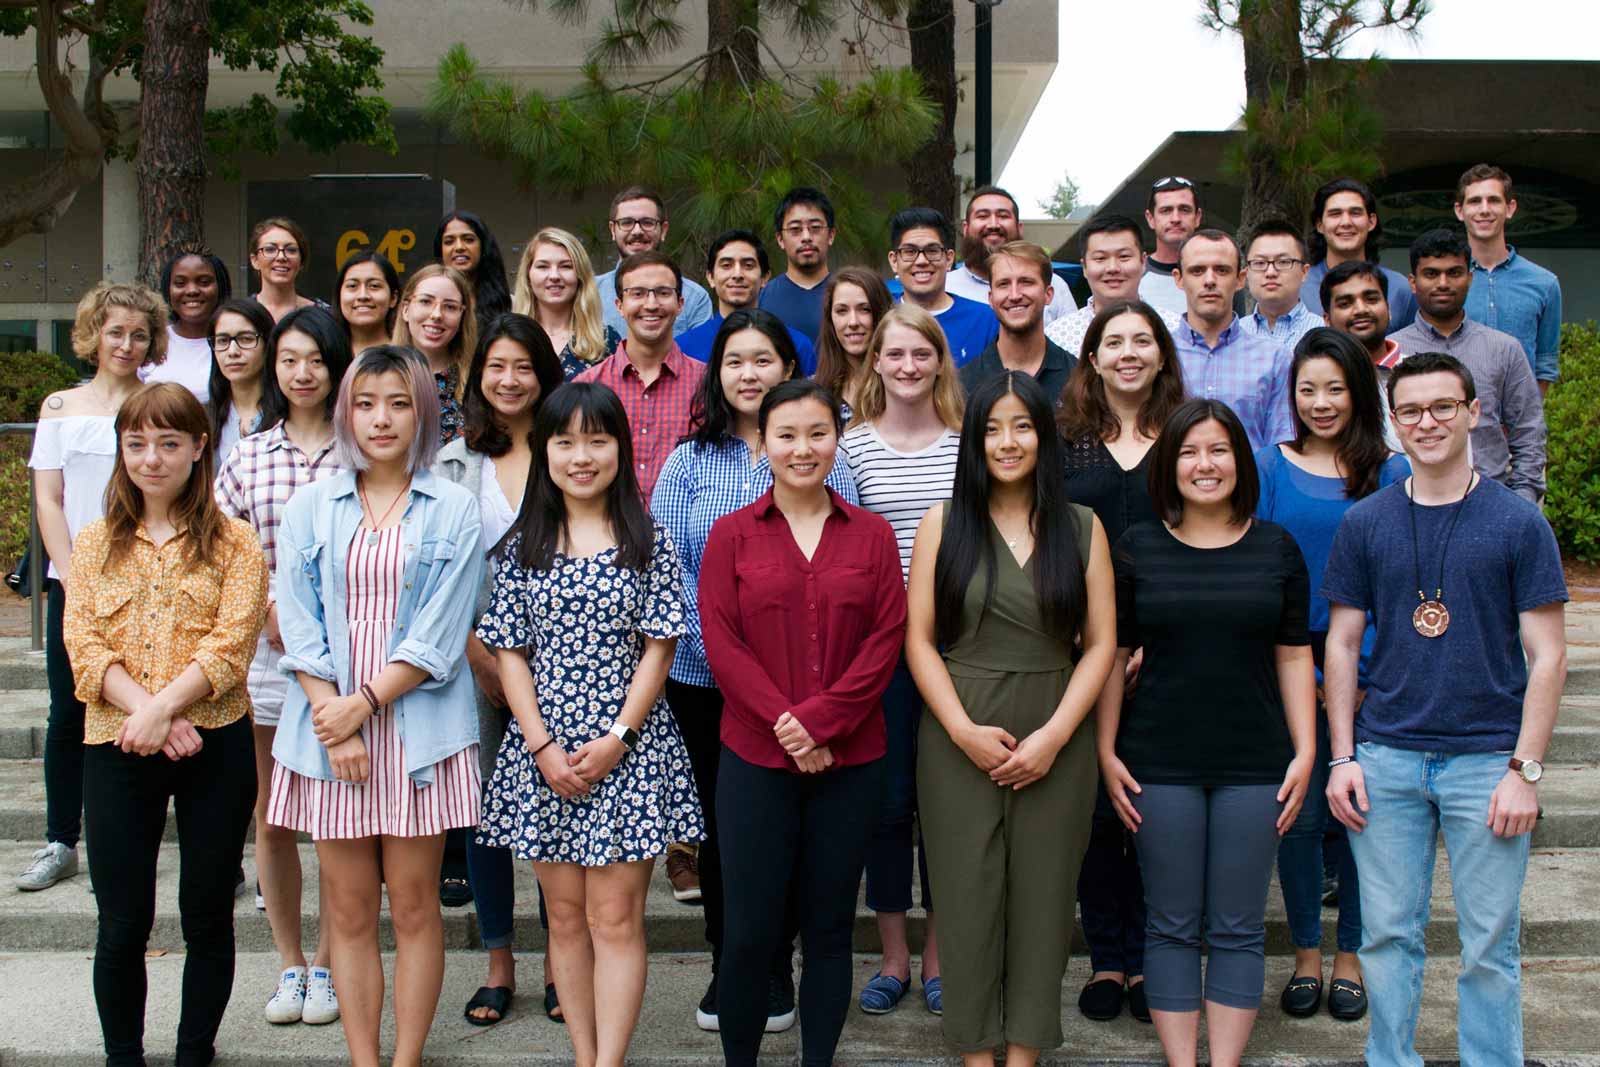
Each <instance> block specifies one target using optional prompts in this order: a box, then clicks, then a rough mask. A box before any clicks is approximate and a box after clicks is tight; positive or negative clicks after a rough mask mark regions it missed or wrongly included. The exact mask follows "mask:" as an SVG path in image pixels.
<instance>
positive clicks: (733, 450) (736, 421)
mask: <svg viewBox="0 0 1600 1067" xmlns="http://www.w3.org/2000/svg"><path fill="white" fill-rule="evenodd" d="M799 373H800V368H799V358H798V356H797V355H796V353H795V349H794V343H793V342H792V341H791V340H790V339H789V332H788V330H787V329H786V328H785V327H784V325H783V323H782V321H780V320H779V319H778V317H777V316H775V315H773V314H772V313H771V312H769V311H763V310H761V309H759V308H743V309H740V310H738V311H735V312H733V313H732V314H731V315H729V316H728V317H727V318H726V319H724V320H723V322H722V327H721V329H719V330H718V331H717V337H716V340H715V341H714V342H713V343H712V346H711V360H710V363H709V365H708V367H707V368H706V374H705V378H704V381H703V384H702V386H701V390H700V393H699V394H698V395H697V396H696V397H695V401H694V407H693V412H692V415H691V421H690V426H691V430H690V435H689V437H687V438H685V439H684V441H683V443H681V444H680V445H678V447H677V448H675V449H673V451H672V454H671V455H670V456H668V457H667V462H666V465H665V466H663V467H662V468H661V475H660V477H659V478H658V479H657V480H656V485H655V491H654V492H653V493H652V495H651V499H650V510H651V511H652V512H653V513H654V515H655V518H656V521H657V522H659V523H661V525H663V526H665V527H666V528H667V530H668V532H670V533H671V534H672V541H673V544H675V545H676V546H677V548H678V559H679V563H680V565H681V566H682V569H683V592H684V598H683V599H684V609H685V614H686V616H687V620H686V621H687V624H688V629H687V632H686V633H685V634H684V635H683V637H681V638H680V639H679V640H678V650H677V654H676V655H675V656H674V657H673V661H672V671H671V673H670V674H669V675H668V678H667V703H668V704H669V705H670V706H671V708H672V713H673V715H674V716H675V717H676V718H677V720H678V729H679V731H680V732H681V733H682V734H683V739H684V742H685V743H686V744H687V745H688V747H689V760H690V763H691V764H692V765H693V767H694V777H695V787H696V789H697V790H698V791H699V793H700V808H701V810H702V811H703V812H705V816H706V840H705V843H704V844H702V845H701V846H700V863H699V867H700V893H701V900H702V902H703V903H704V906H705V913H706V940H707V941H708V942H709V943H710V945H711V960H712V964H711V965H712V979H711V987H710V988H709V989H707V990H706V994H705V997H704V998H703V999H702V1000H701V1002H700V1007H699V1010H698V1012H697V1013H696V1021H697V1022H698V1023H699V1024H700V1025H701V1026H702V1027H703V1028H707V1029H711V1028H715V1026H716V1014H717V1004H716V999H717V998H716V984H717V983H716V968H717V965H718V963H719V962H720V961H721V952H722V899H723V898H722V877H721V873H720V872H721V857H720V856H719V854H718V850H717V833H716V810H717V805H716V794H717V761H718V759H719V758H720V757H721V751H722V741H721V736H720V724H721V720H722V694H721V693H720V692H718V691H717V688H716V682H715V681H714V680H713V679H712V677H711V668H710V667H708V666H707V665H706V653H705V645H704V644H703V643H702V641H701V638H700V610H699V593H698V586H699V581H700V556H701V553H703V552H704V551H705V547H706V538H707V537H709V536H710V535H711V527H712V524H714V523H715V522H716V521H717V520H718V519H720V518H722V517H723V516H724V515H727V514H729V513H730V512H734V511H737V510H739V509H740V508H742V507H744V506H746V505H747V504H753V503H755V501H756V499H757V498H758V497H760V496H761V495H762V494H763V493H765V492H766V491H767V490H768V489H770V488H772V470H771V468H770V467H768V466H767V457H766V456H765V455H764V454H763V453H762V451H761V435H760V434H759V433H758V432H757V429H756V415H757V412H758V411H759V410H760V408H761V399H762V397H764V396H766V395H767V392H768V391H769V390H770V389H771V388H772V387H773V386H775V385H777V384H778V383H779V382H781V381H784V380H785V379H788V378H792V377H794V376H795V375H797V374H799ZM828 485H829V486H831V487H832V488H833V489H835V490H836V491H837V492H838V493H839V495H840V496H842V497H844V498H845V500H847V501H849V502H850V503H852V504H854V503H857V502H858V501H857V498H856V488H855V482H854V481H853V480H852V478H851V476H850V470H849V465H848V464H845V463H836V464H834V468H833V472H832V473H831V474H829V475H828ZM792 952H793V948H792V945H790V944H785V945H784V946H783V950H782V953H781V955H782V959H775V962H774V980H775V981H779V980H781V981H783V982H785V983H787V982H788V980H789V974H788V971H789V958H790V956H791V955H792ZM791 988H792V987H791Z"/></svg>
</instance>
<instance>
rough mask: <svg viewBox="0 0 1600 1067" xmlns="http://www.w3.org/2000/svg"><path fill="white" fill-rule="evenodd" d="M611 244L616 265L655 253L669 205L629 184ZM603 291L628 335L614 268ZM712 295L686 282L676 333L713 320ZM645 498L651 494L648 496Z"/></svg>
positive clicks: (605, 307) (607, 308) (608, 310)
mask: <svg viewBox="0 0 1600 1067" xmlns="http://www.w3.org/2000/svg"><path fill="white" fill-rule="evenodd" d="M609 225H610V227H611V241H612V243H613V244H614V245H616V247H617V262H618V263H619V264H620V263H621V261H622V260H624V259H626V258H627V257H629V256H631V255H633V254H635V253H637V252H654V251H655V250H656V249H658V248H660V247H661V245H662V242H664V241H665V240H666V239H667V205H666V201H664V200H662V199H661V197H660V195H658V194H657V193H656V192H654V191H653V190H651V189H646V188H645V187H644V186H642V185H630V186H628V188H626V189H624V190H622V192H620V193H618V194H617V195H616V196H614V197H612V198H611V216H610V222H609ZM594 281H595V285H597V286H598V287H599V289H600V315H601V317H602V318H603V319H605V323H606V325H607V326H609V327H611V328H612V329H613V330H616V331H617V332H618V333H621V334H625V333H626V332H627V323H625V322H624V321H623V317H622V312H621V311H619V310H618V309H617V308H618V304H617V271H616V269H615V268H613V269H611V270H609V271H607V272H606V273H604V274H601V275H598V276H596V278H595V280H594ZM711 311H712V308H711V296H710V295H709V294H708V293H707V292H706V291H705V289H703V288H702V287H701V286H700V285H698V284H697V283H696V282H694V281H693V280H692V279H689V278H684V279H683V310H682V311H681V312H679V313H678V320H677V323H676V324H675V325H674V326H673V327H672V330H673V333H674V334H680V333H684V332H686V331H688V330H692V329H694V328H695V327H696V326H698V325H700V324H701V323H702V322H705V321H706V320H707V319H709V318H710V317H711ZM645 497H646V499H648V498H649V494H648V493H646V494H645Z"/></svg>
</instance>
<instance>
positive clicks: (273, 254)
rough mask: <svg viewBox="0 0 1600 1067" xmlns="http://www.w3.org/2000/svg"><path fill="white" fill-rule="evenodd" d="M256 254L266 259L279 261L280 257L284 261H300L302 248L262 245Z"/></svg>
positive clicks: (297, 246)
mask: <svg viewBox="0 0 1600 1067" xmlns="http://www.w3.org/2000/svg"><path fill="white" fill-rule="evenodd" d="M256 254H257V255H259V256H261V257H262V258H264V259H277V258H278V257H279V256H282V257H283V258H284V259H299V258H300V246H299V245H261V246H260V247H258V248H257V249H256Z"/></svg>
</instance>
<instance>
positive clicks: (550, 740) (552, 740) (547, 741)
mask: <svg viewBox="0 0 1600 1067" xmlns="http://www.w3.org/2000/svg"><path fill="white" fill-rule="evenodd" d="M555 743H556V739H555V738H553V737H547V738H545V739H544V744H542V745H540V746H539V747H538V748H536V749H534V750H533V754H534V755H535V756H537V755H538V754H539V753H541V752H543V751H544V750H545V749H547V748H549V747H550V746H551V745H553V744H555Z"/></svg>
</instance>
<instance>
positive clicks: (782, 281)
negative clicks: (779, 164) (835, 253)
mask: <svg viewBox="0 0 1600 1067" xmlns="http://www.w3.org/2000/svg"><path fill="white" fill-rule="evenodd" d="M772 227H773V229H774V230H776V231H777V234H778V247H779V248H780V249H782V250H783V255H784V259H785V265H784V271H783V273H782V274H780V275H778V276H777V277H776V278H774V279H772V280H771V281H770V282H768V283H767V285H766V288H764V289H762V290H761V306H762V307H764V308H766V309H767V310H768V311H770V312H772V313H773V314H774V315H776V316H778V318H780V319H782V320H783V324H784V325H785V326H787V327H789V329H791V330H799V331H800V332H801V333H803V334H805V335H806V337H808V338H809V339H810V340H811V342H812V343H813V344H815V343H816V340H817V331H818V330H820V329H822V298H823V297H824V296H826V295H827V292H828V279H829V278H831V277H833V274H832V272H830V271H829V269H828V249H830V248H832V247H833V237H834V228H833V202H832V201H830V200H829V199H828V198H827V196H826V195H825V194H824V193H823V192H822V191H821V190H820V189H813V188H811V187H810V186H805V185H802V186H799V187H797V188H794V189H790V190H789V191H788V192H787V193H784V194H783V199H782V200H780V201H779V202H778V209H777V210H776V211H774V212H773V213H772Z"/></svg>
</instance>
